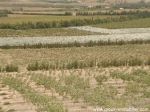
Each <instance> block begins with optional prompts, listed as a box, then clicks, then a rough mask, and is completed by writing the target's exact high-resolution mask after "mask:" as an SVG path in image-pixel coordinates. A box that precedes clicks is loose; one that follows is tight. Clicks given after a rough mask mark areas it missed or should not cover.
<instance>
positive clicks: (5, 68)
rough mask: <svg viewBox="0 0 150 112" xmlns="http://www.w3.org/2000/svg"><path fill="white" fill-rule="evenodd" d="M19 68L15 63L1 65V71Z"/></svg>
mask: <svg viewBox="0 0 150 112" xmlns="http://www.w3.org/2000/svg"><path fill="white" fill-rule="evenodd" d="M18 70H19V68H18V66H16V65H13V64H7V65H5V66H4V67H1V66H0V72H18Z"/></svg>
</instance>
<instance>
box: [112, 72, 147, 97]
mask: <svg viewBox="0 0 150 112" xmlns="http://www.w3.org/2000/svg"><path fill="white" fill-rule="evenodd" d="M110 76H111V77H112V78H114V79H122V80H123V81H125V82H126V83H127V87H126V92H125V95H128V96H129V95H130V96H131V95H132V96H133V97H138V96H139V97H140V98H150V91H149V89H148V88H149V86H150V72H149V71H146V70H142V69H138V70H134V71H132V72H131V73H123V72H113V73H111V74H110Z"/></svg>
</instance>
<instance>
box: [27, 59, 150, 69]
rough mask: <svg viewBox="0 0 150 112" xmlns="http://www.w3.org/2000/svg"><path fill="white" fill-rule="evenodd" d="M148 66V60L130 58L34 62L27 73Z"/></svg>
mask: <svg viewBox="0 0 150 112" xmlns="http://www.w3.org/2000/svg"><path fill="white" fill-rule="evenodd" d="M142 65H148V66H149V65H150V59H147V60H146V61H144V60H141V59H139V58H130V59H124V60H123V59H122V60H118V59H112V60H103V61H98V60H91V61H78V60H75V61H70V62H69V61H68V62H61V61H60V62H59V61H58V62H46V61H42V62H41V61H35V62H32V63H30V64H28V66H27V70H28V71H37V70H49V69H82V68H89V67H113V66H114V67H119V66H142Z"/></svg>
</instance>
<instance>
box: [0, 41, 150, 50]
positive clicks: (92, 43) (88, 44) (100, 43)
mask: <svg viewBox="0 0 150 112" xmlns="http://www.w3.org/2000/svg"><path fill="white" fill-rule="evenodd" d="M128 44H150V40H131V41H124V40H116V41H110V40H108V41H102V40H100V41H89V42H85V43H80V42H76V41H75V42H72V43H66V44H65V43H64V44H62V43H54V44H43V43H37V44H34V45H30V44H23V45H13V46H11V45H4V46H0V48H1V49H17V48H19V49H27V48H33V49H39V48H65V47H94V46H108V45H128Z"/></svg>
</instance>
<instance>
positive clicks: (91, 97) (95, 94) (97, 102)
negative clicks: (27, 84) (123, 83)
mask: <svg viewBox="0 0 150 112" xmlns="http://www.w3.org/2000/svg"><path fill="white" fill-rule="evenodd" d="M59 79H60V80H58V81H56V79H55V78H53V77H52V76H46V75H42V74H31V80H33V81H35V82H36V83H37V84H39V85H44V87H45V88H47V89H52V90H53V89H55V91H56V92H57V93H59V94H60V95H61V96H63V97H67V96H71V99H72V100H73V101H74V102H78V101H80V100H81V99H82V100H83V101H84V102H85V103H87V104H90V105H92V106H100V107H102V106H104V107H109V106H114V107H115V106H118V105H119V104H118V105H116V103H118V102H117V101H118V100H120V101H121V100H122V99H118V100H116V97H115V96H116V95H117V90H115V89H114V88H113V87H109V86H104V85H102V83H101V84H99V85H97V86H96V87H95V88H91V87H90V83H89V79H88V78H86V79H84V78H82V77H80V76H78V75H77V74H76V75H75V74H70V75H69V76H65V75H62V76H61V77H60V78H59ZM103 81H104V80H103ZM112 103H114V104H112Z"/></svg>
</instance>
